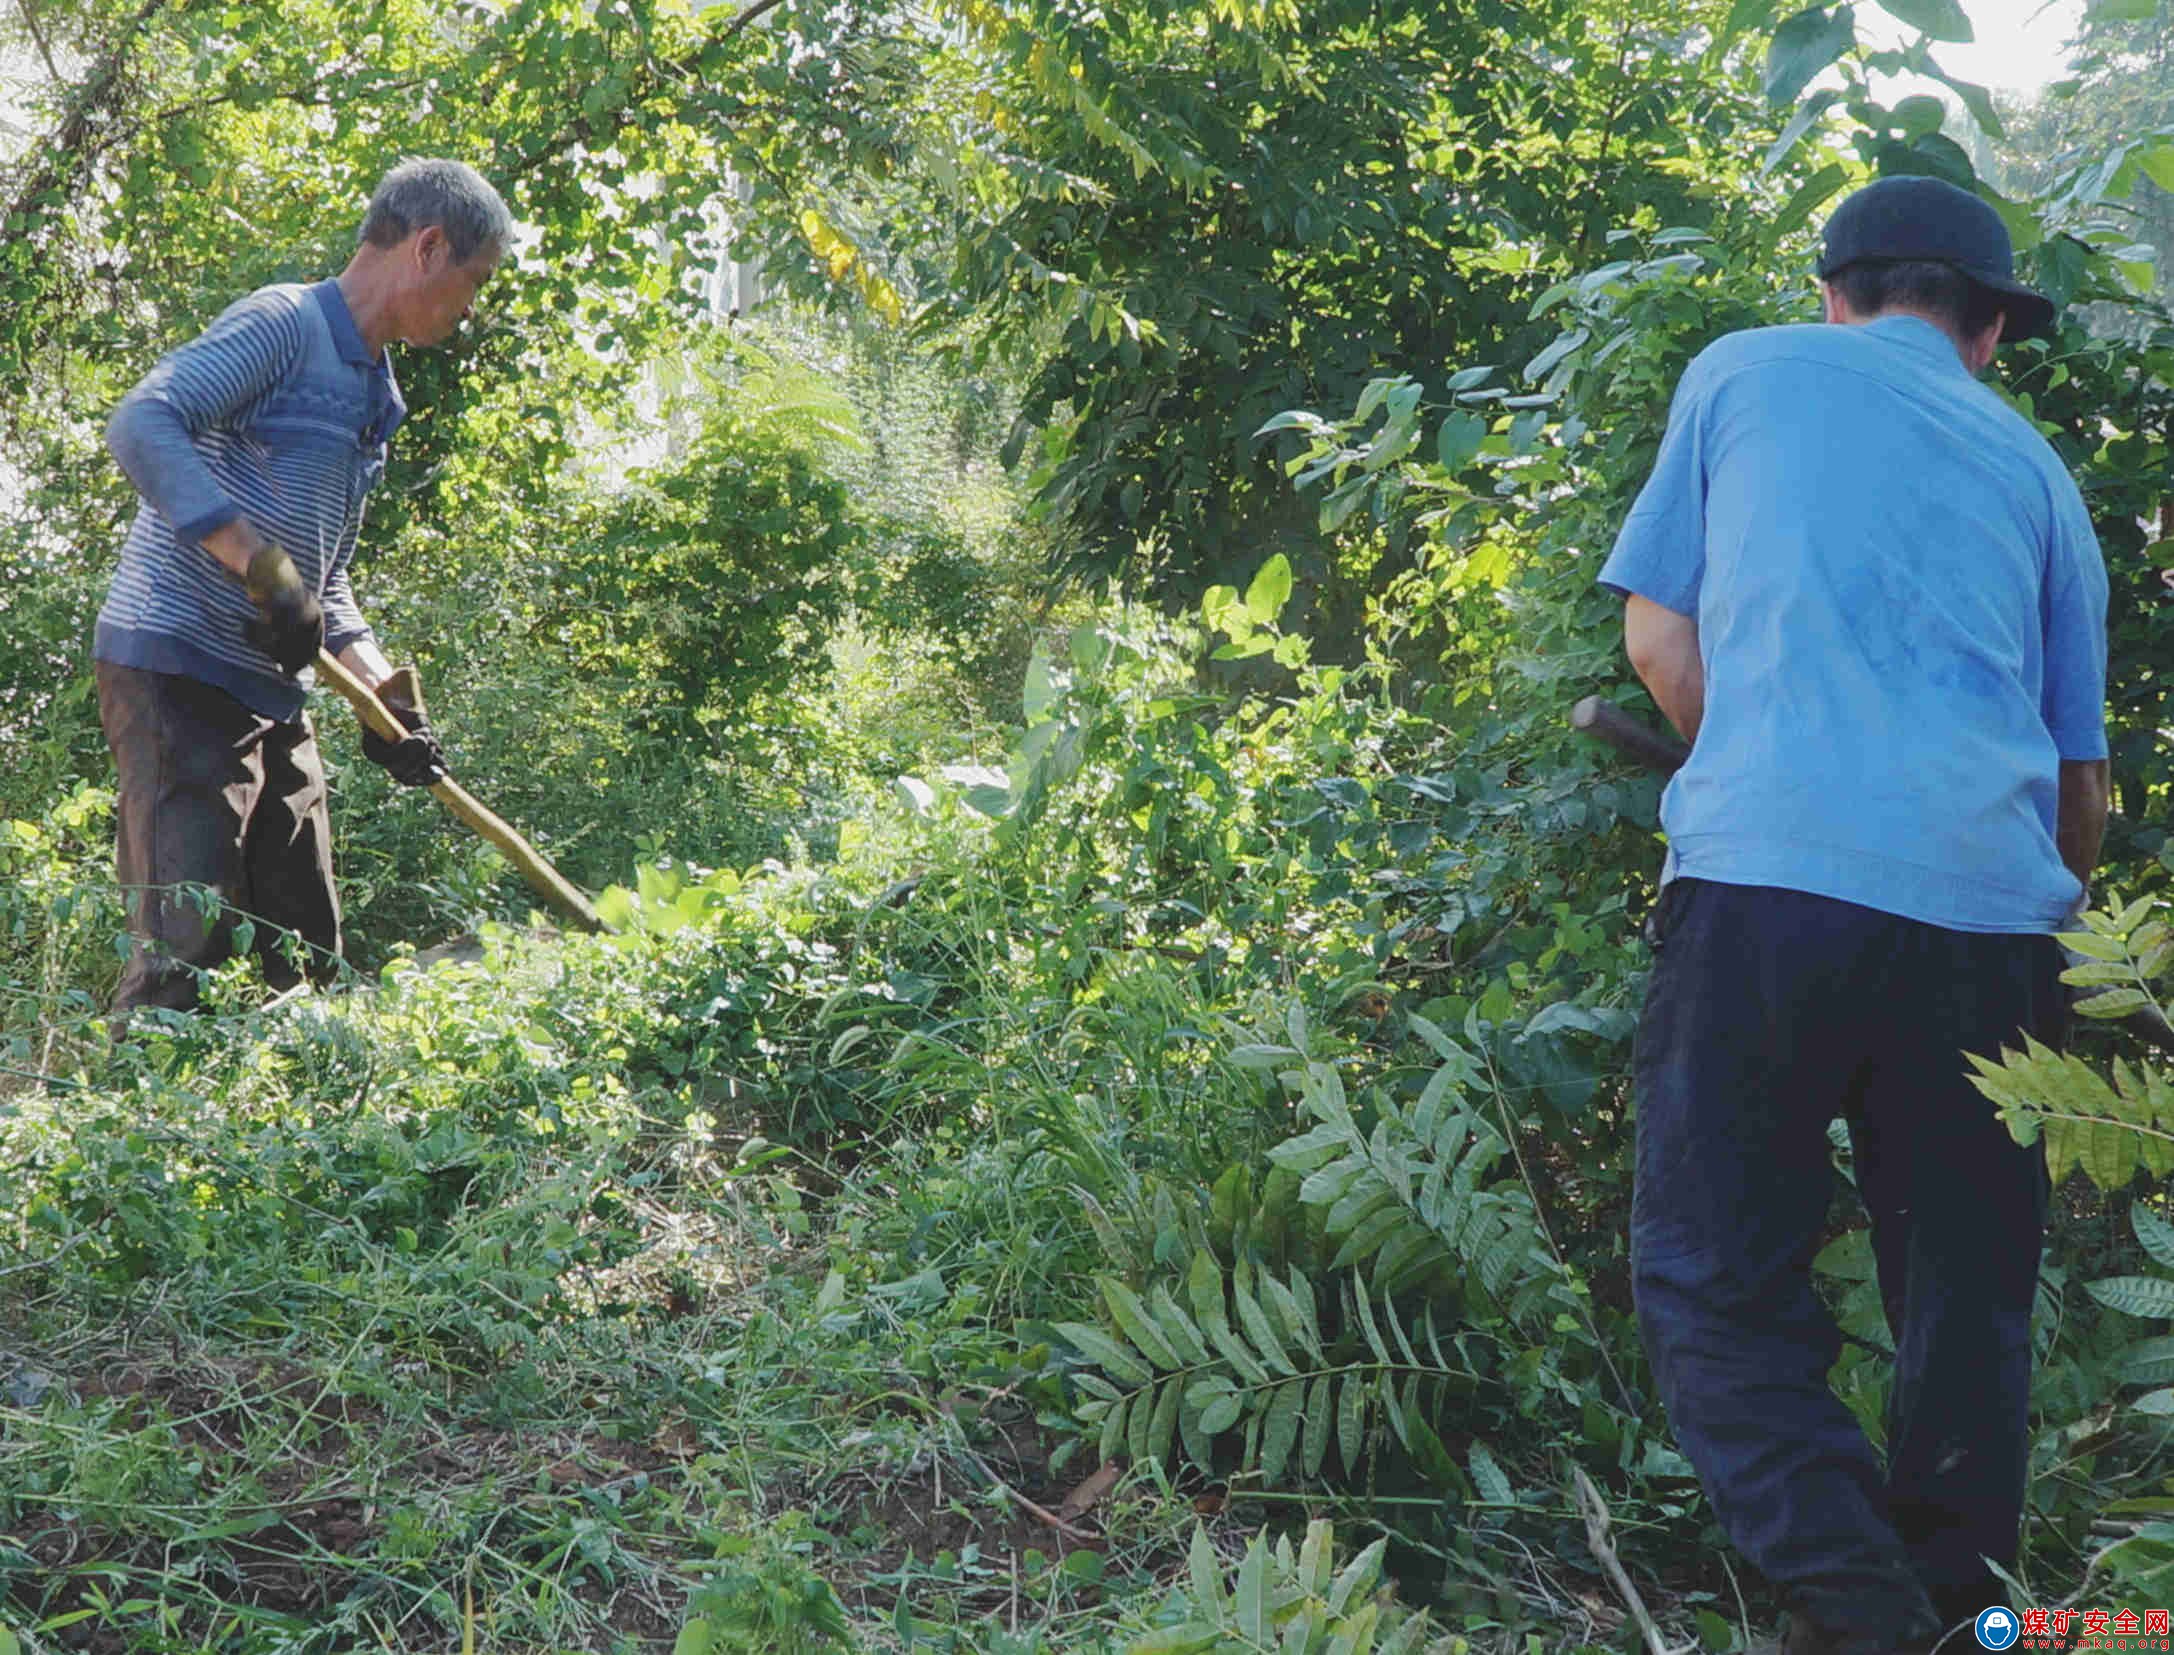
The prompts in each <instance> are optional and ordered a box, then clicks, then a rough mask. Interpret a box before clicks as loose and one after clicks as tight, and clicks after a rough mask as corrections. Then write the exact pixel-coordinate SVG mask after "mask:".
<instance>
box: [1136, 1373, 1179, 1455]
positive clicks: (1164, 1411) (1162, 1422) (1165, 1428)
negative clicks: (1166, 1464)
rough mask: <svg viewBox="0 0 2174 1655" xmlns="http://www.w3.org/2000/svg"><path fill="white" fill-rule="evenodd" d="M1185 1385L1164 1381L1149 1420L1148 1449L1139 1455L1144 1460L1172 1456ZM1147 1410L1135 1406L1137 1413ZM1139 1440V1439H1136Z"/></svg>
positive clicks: (1173, 1381) (1169, 1380)
mask: <svg viewBox="0 0 2174 1655" xmlns="http://www.w3.org/2000/svg"><path fill="white" fill-rule="evenodd" d="M1182 1391H1183V1387H1182V1386H1181V1385H1180V1384H1179V1383H1178V1382H1177V1381H1176V1380H1175V1379H1168V1380H1165V1381H1163V1387H1162V1394H1161V1395H1160V1396H1159V1397H1157V1398H1156V1400H1155V1412H1154V1415H1153V1417H1152V1418H1150V1419H1149V1421H1148V1427H1147V1451H1146V1452H1145V1453H1143V1454H1140V1455H1139V1456H1138V1457H1139V1458H1140V1459H1142V1460H1166V1459H1168V1458H1169V1457H1170V1445H1171V1443H1172V1442H1173V1441H1174V1440H1175V1439H1176V1437H1177V1434H1178V1406H1179V1404H1180V1402H1181V1401H1182V1400H1183V1397H1182V1394H1181V1393H1182ZM1144 1411H1145V1410H1143V1409H1139V1408H1135V1409H1134V1410H1133V1412H1134V1413H1135V1414H1138V1413H1141V1412H1144ZM1135 1440H1136V1441H1137V1439H1135Z"/></svg>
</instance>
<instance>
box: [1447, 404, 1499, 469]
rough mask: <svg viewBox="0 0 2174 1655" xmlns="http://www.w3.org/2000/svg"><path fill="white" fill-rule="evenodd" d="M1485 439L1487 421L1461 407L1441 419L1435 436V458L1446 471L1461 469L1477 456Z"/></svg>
mask: <svg viewBox="0 0 2174 1655" xmlns="http://www.w3.org/2000/svg"><path fill="white" fill-rule="evenodd" d="M1486 440H1487V422H1486V421H1485V420H1483V419H1481V418H1480V417H1479V416H1478V415H1477V414H1468V413H1466V412H1464V410H1463V409H1458V410H1456V411H1455V412H1453V413H1451V414H1450V415H1449V416H1448V418H1446V419H1444V420H1443V421H1442V430H1441V434H1440V435H1439V436H1437V437H1436V438H1435V443H1434V452H1435V458H1437V459H1438V460H1440V461H1441V463H1442V467H1443V469H1444V470H1447V471H1462V470H1463V469H1464V468H1465V467H1466V466H1468V465H1470V464H1471V463H1472V462H1473V460H1474V459H1476V458H1478V456H1479V451H1480V445H1481V444H1482V443H1484V442H1486Z"/></svg>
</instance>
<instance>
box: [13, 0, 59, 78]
mask: <svg viewBox="0 0 2174 1655" xmlns="http://www.w3.org/2000/svg"><path fill="white" fill-rule="evenodd" d="M15 5H16V9H17V10H18V11H20V12H21V13H22V14H23V27H24V28H26V29H28V30H29V31H30V38H31V39H32V40H33V41H35V42H37V47H38V56H40V57H42V58H43V59H45V72H46V73H47V74H49V75H51V76H52V77H53V84H54V85H55V86H58V85H59V84H60V65H59V64H57V63H55V62H54V61H53V48H52V47H50V46H48V45H47V44H46V43H45V31H44V30H43V29H41V28H39V27H38V14H37V13H36V12H34V11H32V10H31V9H30V0H15Z"/></svg>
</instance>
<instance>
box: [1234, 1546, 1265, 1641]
mask: <svg viewBox="0 0 2174 1655" xmlns="http://www.w3.org/2000/svg"><path fill="white" fill-rule="evenodd" d="M1233 1608H1234V1609H1235V1611H1236V1613H1237V1617H1238V1635H1239V1636H1240V1637H1241V1638H1251V1639H1252V1640H1253V1642H1254V1643H1256V1644H1265V1643H1266V1642H1267V1641H1268V1637H1269V1628H1268V1547H1267V1546H1266V1545H1265V1544H1264V1543H1263V1542H1262V1540H1261V1538H1260V1537H1259V1536H1258V1535H1256V1536H1254V1538H1253V1540H1252V1541H1251V1543H1249V1544H1248V1545H1247V1547H1246V1555H1245V1561H1244V1562H1243V1563H1240V1564H1239V1565H1238V1582H1237V1602H1236V1603H1235V1604H1234V1605H1233Z"/></svg>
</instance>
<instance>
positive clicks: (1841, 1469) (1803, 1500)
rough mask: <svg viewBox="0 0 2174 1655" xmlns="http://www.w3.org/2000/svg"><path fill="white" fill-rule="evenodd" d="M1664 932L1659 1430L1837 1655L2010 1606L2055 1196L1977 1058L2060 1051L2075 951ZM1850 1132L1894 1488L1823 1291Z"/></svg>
mask: <svg viewBox="0 0 2174 1655" xmlns="http://www.w3.org/2000/svg"><path fill="white" fill-rule="evenodd" d="M1658 936H1659V941H1660V943H1661V947H1660V950H1659V953H1658V954H1657V956H1656V959H1655V963H1654V969H1653V974H1652V977H1651V979H1650V982H1649V984H1648V987H1647V991H1646V1005H1645V1013H1644V1016H1643V1019H1642V1020H1641V1022H1640V1024H1639V1030H1638V1047H1637V1065H1636V1078H1637V1101H1638V1168H1637V1179H1636V1184H1635V1187H1634V1199H1633V1208H1632V1218H1631V1264H1632V1274H1633V1280H1634V1291H1635V1294H1636V1298H1637V1306H1638V1319H1639V1326H1640V1329H1641V1332H1642V1333H1643V1336H1644V1339H1645V1344H1646V1350H1647V1354H1648V1356H1649V1357H1650V1359H1651V1361H1652V1365H1653V1370H1654V1375H1655V1379H1656V1381H1657V1383H1658V1385H1659V1389H1660V1394H1661V1398H1662V1401H1663V1403H1664V1404H1665V1405H1666V1407H1667V1410H1668V1417H1669V1422H1670V1424H1671V1426H1672V1427H1673V1428H1674V1431H1675V1434H1676V1439H1677V1441H1678V1442H1679V1443H1680V1444H1681V1446H1682V1448H1683V1451H1684V1452H1685V1454H1686V1455H1688V1456H1689V1458H1690V1460H1691V1463H1692V1464H1693V1465H1694V1466H1696V1467H1697V1468H1698V1473H1699V1476H1700V1478H1701V1479H1702V1480H1703V1482H1704V1484H1705V1487H1706V1491H1707V1495H1708V1497H1709V1498H1710V1499H1711V1501H1712V1502H1713V1507H1714V1511H1715V1513H1716V1515H1717V1516H1718V1518H1719V1519H1720V1522H1721V1526H1722V1529H1723V1530H1724V1532H1726V1534H1727V1535H1728V1537H1729V1539H1730V1541H1731V1542H1732V1543H1733V1544H1734V1545H1735V1546H1736V1548H1737V1549H1738V1550H1739V1551H1740V1552H1742V1553H1743V1554H1744V1556H1745V1557H1747V1558H1749V1559H1750V1560H1751V1562H1752V1563H1753V1564H1754V1565H1756V1566H1757V1567H1758V1568H1759V1569H1760V1570H1761V1571H1762V1572H1763V1573H1764V1574H1765V1575H1766V1576H1767V1577H1768V1579H1770V1580H1772V1581H1773V1582H1775V1583H1776V1584H1777V1585H1779V1586H1780V1587H1782V1588H1783V1590H1784V1591H1785V1593H1786V1594H1787V1595H1788V1596H1789V1597H1790V1599H1791V1600H1792V1603H1793V1606H1794V1607H1796V1608H1797V1609H1799V1610H1800V1611H1802V1612H1803V1613H1806V1614H1808V1615H1809V1616H1810V1617H1811V1618H1812V1619H1813V1620H1814V1621H1816V1622H1817V1623H1818V1624H1819V1625H1820V1626H1821V1627H1823V1628H1825V1629H1827V1630H1828V1631H1829V1632H1830V1633H1831V1634H1833V1635H1835V1637H1836V1639H1837V1641H1838V1643H1839V1645H1840V1646H1841V1647H1842V1648H1844V1649H1848V1650H1856V1649H1860V1648H1861V1649H1864V1650H1878V1649H1887V1648H1892V1647H1894V1646H1897V1645H1901V1644H1907V1643H1909V1642H1912V1641H1913V1640H1917V1639H1921V1638H1924V1637H1927V1636H1930V1635H1933V1634H1935V1633H1936V1632H1937V1631H1938V1630H1939V1628H1940V1627H1941V1626H1942V1625H1944V1624H1952V1623H1953V1622H1954V1621H1955V1620H1957V1619H1960V1618H1963V1617H1965V1616H1969V1615H1974V1614H1976V1613H1977V1611H1978V1610H1979V1609H1982V1608H1983V1607H1985V1605H1986V1604H1988V1603H1997V1602H2001V1601H2003V1599H2004V1594H2003V1593H2002V1592H2001V1591H2000V1590H1999V1589H1998V1588H1997V1587H1996V1586H1995V1583H1994V1579H1993V1577H1992V1575H1991V1574H1990V1572H1989V1571H1988V1570H1986V1568H1985V1567H1984V1565H1983V1563H1982V1562H1981V1561H1980V1559H1981V1557H1991V1558H1993V1559H1995V1560H1997V1561H1998V1562H2000V1563H2001V1564H2002V1565H2003V1566H2004V1567H2006V1566H2008V1565H2011V1564H2012V1563H2013V1562H2014V1559H2015V1554H2016V1544H2017V1535H2018V1529H2019V1526H2020V1520H2021V1515H2022V1504H2023V1485H2024V1477H2025V1469H2026V1461H2027V1452H2028V1443H2027V1426H2028V1414H2029V1398H2030V1370H2031V1344H2030V1318H2031V1303H2032V1298H2033V1294H2034V1292H2035V1290H2036V1285H2037V1279H2038V1256H2039V1248H2040V1242H2041V1237H2042V1233H2043V1229H2044V1224H2045V1217H2046V1201H2047V1180H2046V1170H2045V1160H2044V1156H2043V1154H2042V1153H2041V1152H2040V1151H2039V1150H2038V1149H2037V1148H2036V1147H2033V1148H2030V1149H2025V1148H2023V1147H2021V1146H2019V1145H2018V1144H2016V1143H2015V1142H2014V1140H2013V1139H2012V1138H2010V1136H2009V1135H2008V1132H2007V1131H2006V1129H2005V1128H2004V1127H2003V1126H2002V1125H2001V1124H2000V1122H1999V1120H1998V1118H1997V1117H1996V1115H1995V1113H1994V1110H1993V1106H1992V1104H1991V1103H1990V1102H1988V1101H1987V1100H1986V1099H1985V1098H1984V1097H1983V1096H1981V1095H1980V1094H1979V1093H1978V1092H1977V1091H1976V1090H1975V1089H1974V1088H1973V1087H1972V1086H1971V1085H1970V1084H1969V1082H1968V1081H1967V1080H1966V1079H1965V1078H1964V1076H1965V1074H1966V1065H1965V1063H1964V1061H1963V1057H1962V1054H1963V1053H1964V1052H1965V1051H1973V1052H1982V1053H1986V1054H1991V1053H1993V1052H1994V1051H1995V1050H1996V1049H1997V1048H1998V1047H1999V1046H2001V1045H2002V1044H2007V1045H2010V1046H2017V1045H2020V1044H2021V1039H2020V1031H2023V1030H2028V1031H2030V1032H2031V1033H2033V1034H2035V1035H2036V1036H2037V1037H2038V1038H2039V1039H2041V1040H2044V1041H2047V1042H2048V1043H2049V1044H2054V1045H2058V1044H2060V1043H2061V1041H2062V1040H2063V1039H2064V1038H2065V1035H2066V1031H2067V1001H2066V997H2065V991H2064V990H2063V988H2062V985H2061V982H2060V971H2061V969H2062V962H2061V958H2060V953H2059V949H2058V947H2057V946H2056V944H2055V943H2054V942H2053V940H2052V939H2051V938H2049V937H2042V936H2006V935H1983V934H1978V933H1971V932H1961V931H1949V930H1944V929H1942V928H1940V927H1937V926H1931V925H1924V924H1919V923H1917V922H1915V921H1912V920H1905V919H1899V918H1896V917H1895V916H1893V915H1891V914H1884V913H1879V912H1876V911H1874V910H1872V909H1869V908H1861V907H1858V906H1857V905H1855V904H1853V903H1847V902H1838V901H1835V900H1832V899H1830V898H1826V897H1818V896H1810V895H1806V894H1804V893H1802V892H1798V891H1787V890H1776V889H1771V888H1767V887H1761V886H1738V885H1721V884H1714V883H1711V882H1708V881H1704V880H1692V879H1685V880H1677V881H1675V882H1674V883H1672V884H1671V885H1670V886H1669V887H1668V890H1667V892H1666V894H1665V897H1664V900H1663V909H1662V915H1661V920H1660V925H1659V930H1658ZM1837 1115H1839V1116H1841V1117H1842V1118H1843V1119H1844V1120H1846V1121H1847V1123H1848V1126H1849V1130H1850V1134H1851V1138H1852V1141H1853V1143H1854V1146H1855V1163H1856V1173H1857V1181H1858V1189H1859V1193H1860V1194H1861V1195H1862V1197H1863V1199H1864V1203H1865V1206H1866V1208H1867V1210H1868V1211H1869V1212H1870V1214H1871V1219H1872V1235H1873V1250H1874V1255H1875V1258H1876V1259H1877V1262H1878V1277H1879V1287H1880V1294H1881V1297H1882V1299H1883V1301H1884V1303H1885V1308H1886V1312H1887V1321H1888V1325H1889V1327H1890V1329H1891V1330H1892V1332H1893V1335H1894V1339H1895V1347H1896V1354H1895V1367H1894V1374H1893V1388H1892V1393H1891V1397H1890V1403H1889V1409H1888V1425H1887V1454H1886V1465H1885V1467H1884V1469H1883V1468H1882V1466H1881V1464H1880V1462H1879V1459H1878V1458H1877V1457H1876V1456H1875V1454H1874V1452H1873V1449H1872V1447H1871V1445H1870V1444H1869V1443H1868V1442H1866V1440H1865V1437H1864V1434H1863V1432H1861V1431H1860V1430H1859V1429H1858V1427H1857V1424H1856V1421H1855V1419H1854V1418H1853V1417H1852V1416H1851V1414H1850V1413H1849V1411H1848V1410H1847V1409H1846V1408H1844V1407H1843V1406H1842V1404H1841V1402H1840V1401H1839V1400H1838V1399H1837V1398H1836V1397H1835V1396H1834V1394H1833V1392H1832V1391H1831V1390H1830V1389H1829V1388H1828V1384H1827V1373H1828V1370H1829V1369H1830V1368H1831V1367H1832V1366H1833V1364H1834V1361H1835V1359H1836V1357H1837V1356H1838V1355H1839V1353H1840V1349H1841V1342H1840V1335H1839V1334H1838V1333H1837V1331H1836V1329H1835V1326H1834V1323H1833V1320H1832V1318H1831V1317H1830V1316H1829V1315H1828V1314H1827V1312H1826V1310H1825V1308H1824V1306H1823V1305H1822V1304H1821V1303H1820V1301H1819V1299H1818V1297H1817V1295H1816V1294H1815V1292H1814V1290H1813V1286H1812V1279H1811V1270H1810V1261H1811V1257H1812V1254H1813V1251H1814V1249H1815V1248H1816V1246H1817V1244H1818V1242H1819V1239H1820V1236H1821V1231H1822V1229H1823V1227H1824V1225H1825V1223H1826V1220H1827V1212H1828V1202H1829V1197H1830V1195H1831V1193H1832V1190H1833V1176H1832V1173H1831V1171H1830V1163H1829V1148H1828V1142H1827V1125H1828V1122H1829V1121H1830V1120H1832V1119H1833V1118H1834V1117H1835V1116H1837Z"/></svg>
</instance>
